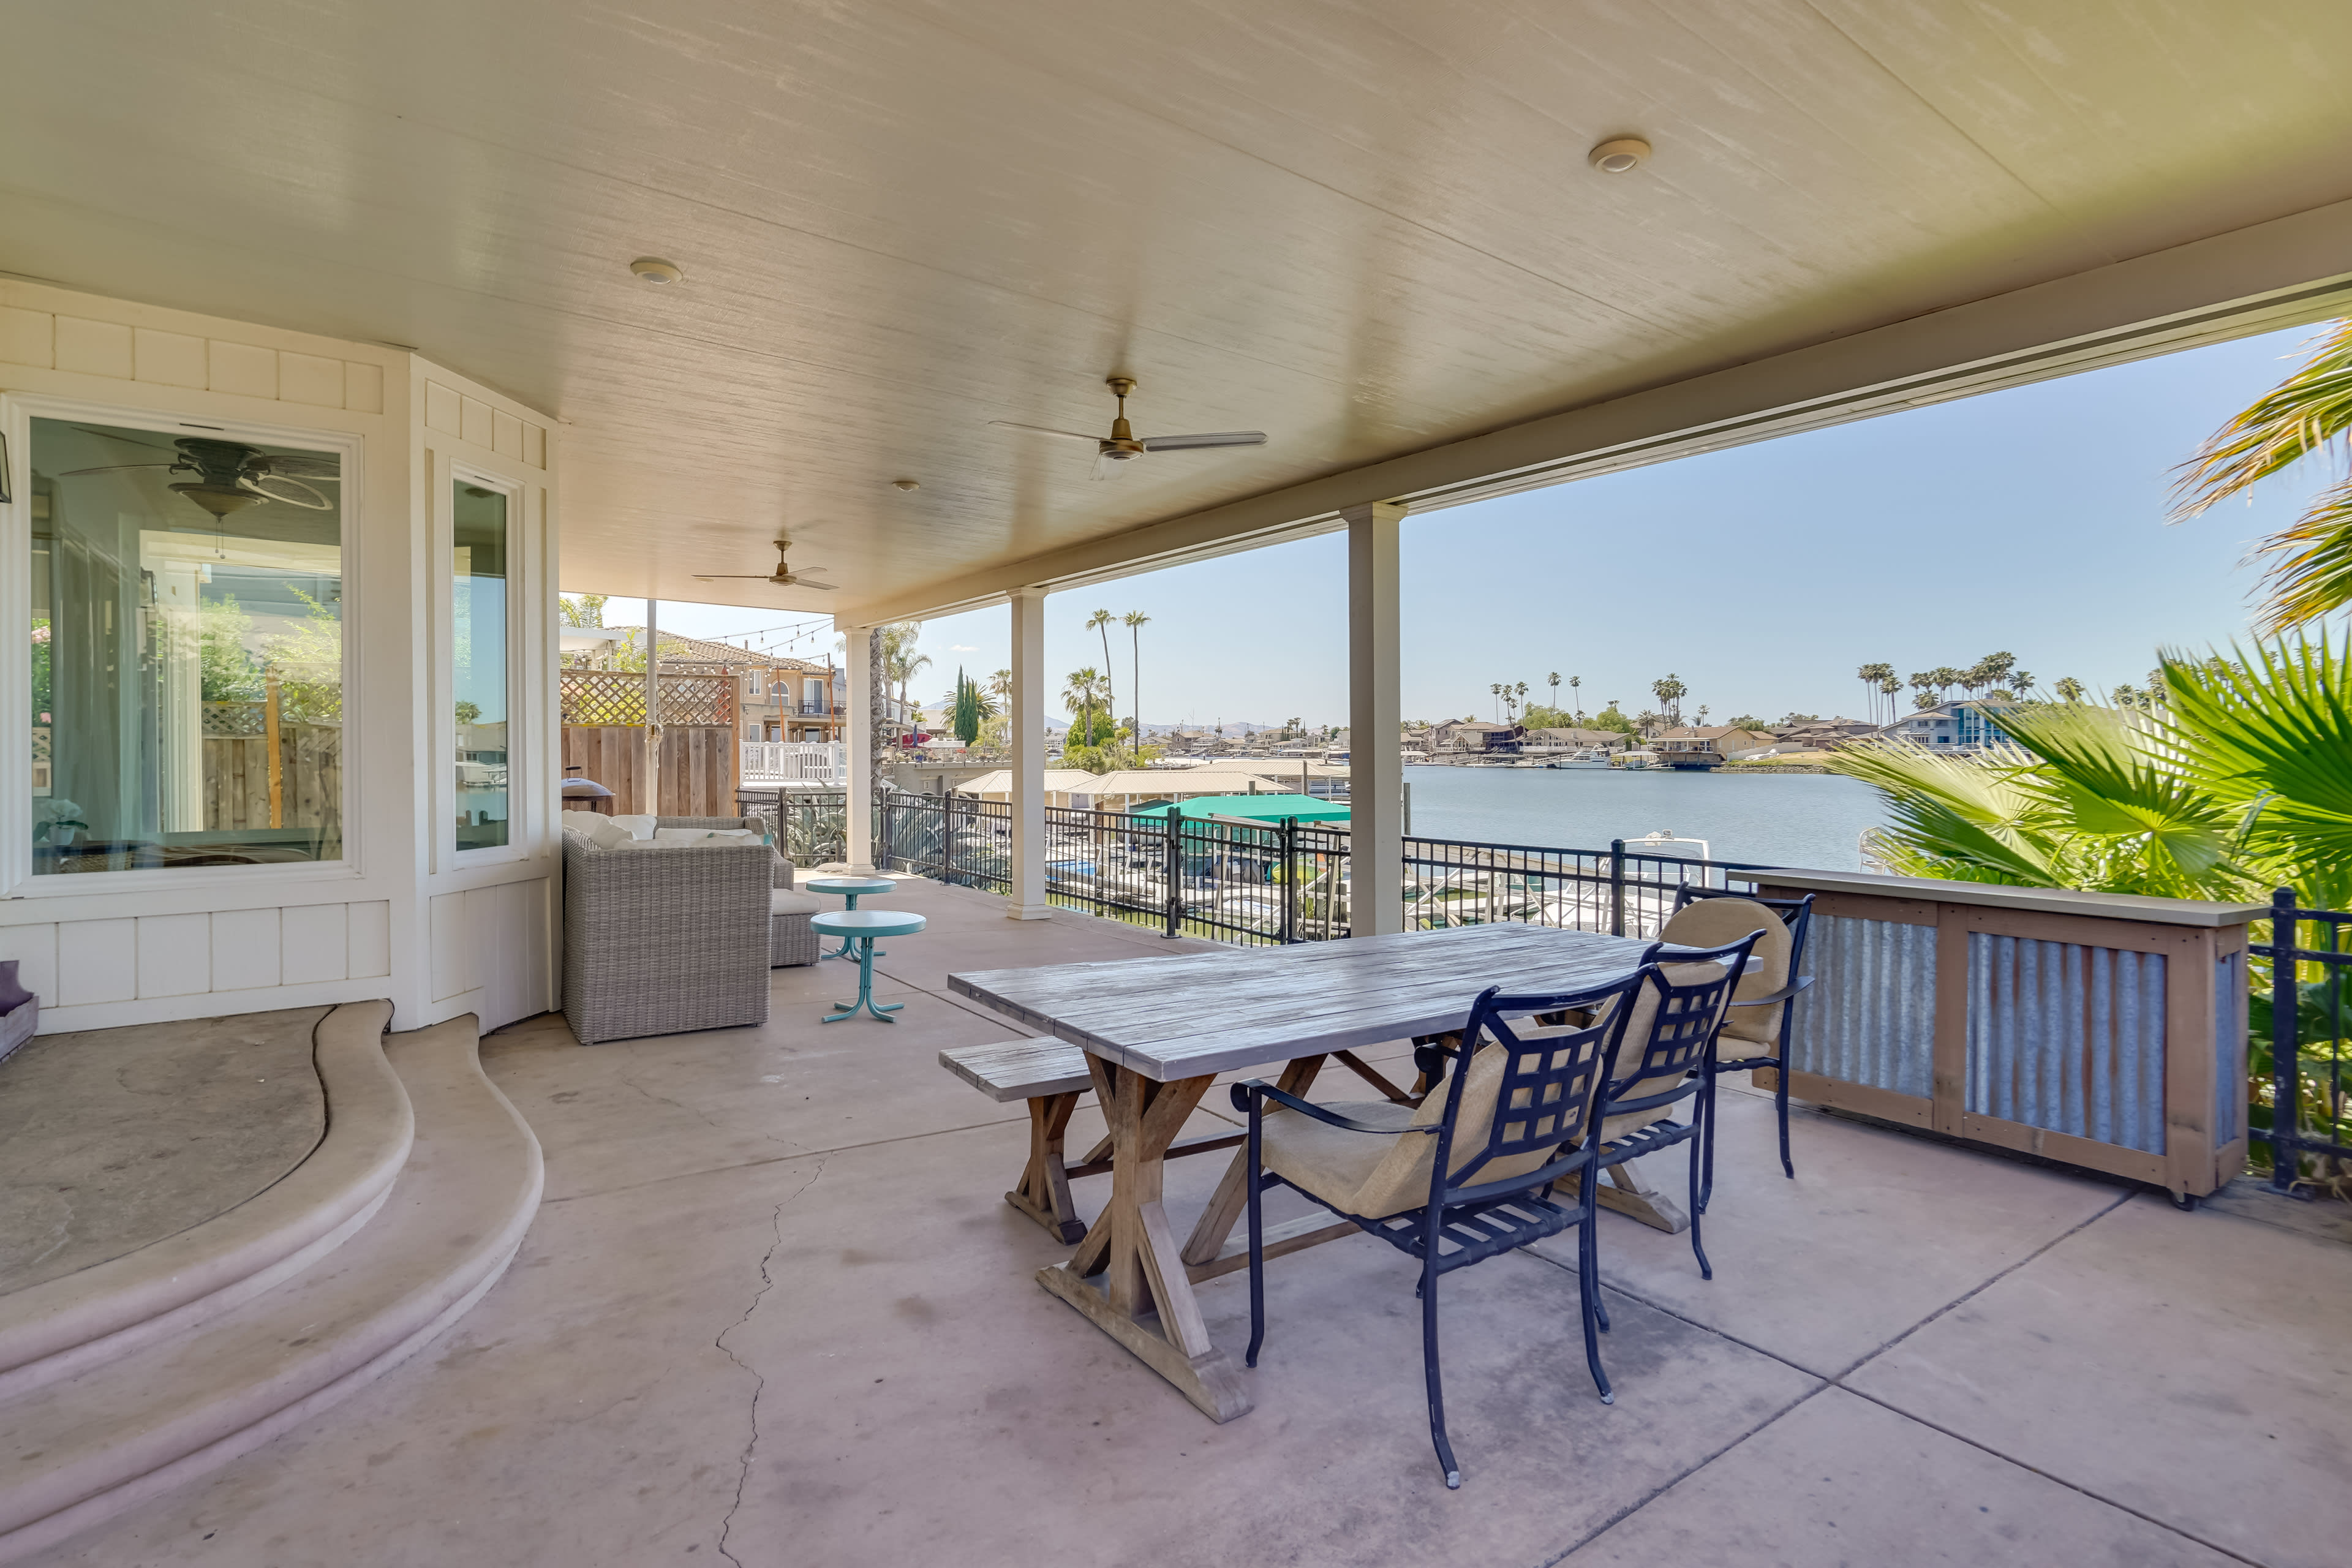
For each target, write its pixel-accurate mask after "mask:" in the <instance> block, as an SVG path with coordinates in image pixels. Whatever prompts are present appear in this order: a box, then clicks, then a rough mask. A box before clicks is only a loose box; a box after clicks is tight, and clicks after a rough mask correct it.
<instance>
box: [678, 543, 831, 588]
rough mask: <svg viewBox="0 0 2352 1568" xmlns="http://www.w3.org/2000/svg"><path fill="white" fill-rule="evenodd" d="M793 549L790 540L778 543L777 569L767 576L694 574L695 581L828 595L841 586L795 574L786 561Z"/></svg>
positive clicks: (815, 567)
mask: <svg viewBox="0 0 2352 1568" xmlns="http://www.w3.org/2000/svg"><path fill="white" fill-rule="evenodd" d="M792 548H793V542H792V541H791V540H789V539H779V540H777V541H776V569H775V570H774V571H773V572H771V573H768V574H765V575H762V574H760V573H757V572H698V573H696V574H694V580H695V581H696V582H698V583H773V584H775V585H776V586H777V587H779V588H821V589H823V590H824V592H826V593H828V594H830V593H832V592H833V591H834V590H835V588H838V587H839V586H841V584H838V583H819V582H815V581H813V580H812V579H811V577H810V575H809V572H794V571H793V568H792V565H791V563H789V562H787V561H786V560H785V559H784V557H785V556H786V555H787V554H789V553H791V552H792ZM809 571H810V572H822V571H824V567H822V566H814V567H811V568H810V569H809Z"/></svg>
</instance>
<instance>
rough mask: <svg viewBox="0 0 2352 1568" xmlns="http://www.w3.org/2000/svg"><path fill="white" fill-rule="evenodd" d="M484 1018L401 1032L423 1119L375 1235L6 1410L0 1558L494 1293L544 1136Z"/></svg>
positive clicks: (201, 1468)
mask: <svg viewBox="0 0 2352 1568" xmlns="http://www.w3.org/2000/svg"><path fill="white" fill-rule="evenodd" d="M478 1044H479V1042H478V1039H477V1037H476V1033H475V1026H474V1020H473V1019H472V1018H470V1017H467V1018H460V1019H456V1020H453V1021H452V1022H450V1023H447V1024H440V1025H436V1026H434V1027H432V1028H429V1029H422V1030H419V1031H417V1032H416V1033H415V1034H414V1035H408V1036H395V1037H393V1038H392V1040H391V1042H390V1044H389V1048H388V1051H387V1055H388V1057H389V1059H390V1060H391V1063H392V1066H393V1068H394V1070H395V1071H396V1072H397V1073H398V1075H399V1078H400V1081H401V1083H402V1084H403V1085H404V1086H405V1088H406V1090H407V1094H408V1098H409V1100H410V1102H411V1103H412V1105H413V1106H414V1108H415V1141H414V1143H413V1145H412V1147H411V1150H410V1153H409V1158H408V1162H407V1163H406V1165H405V1166H404V1168H403V1169H402V1171H401V1172H400V1174H399V1177H398V1179H397V1180H396V1181H395V1182H394V1184H393V1187H392V1191H391V1193H390V1194H389V1196H388V1198H387V1199H386V1200H385V1201H384V1203H383V1206H382V1208H381V1211H380V1212H379V1213H378V1214H377V1215H376V1216H375V1217H374V1219H373V1221H372V1222H370V1223H369V1224H368V1225H367V1226H365V1228H364V1229H363V1230H362V1231H361V1232H360V1233H359V1234H358V1235H357V1236H355V1237H352V1240H351V1241H350V1242H349V1243H348V1244H346V1245H345V1246H343V1247H339V1248H337V1249H336V1250H334V1251H333V1252H332V1253H331V1254H329V1255H328V1256H326V1257H325V1258H322V1259H321V1260H320V1261H319V1262H318V1263H316V1264H314V1265H313V1266H312V1267H310V1268H309V1269H307V1270H305V1271H304V1272H302V1273H301V1274H300V1275H299V1276H297V1277H296V1278H294V1279H289V1280H287V1281H285V1282H284V1283H281V1284H279V1285H278V1286H277V1287H276V1288H275V1289H270V1290H268V1291H266V1292H264V1293H262V1294H261V1295H259V1296H257V1297H255V1298H254V1299H252V1300H249V1301H247V1302H245V1303H244V1304H243V1305H241V1306H239V1307H237V1308H236V1309H235V1310H231V1311H229V1312H227V1313H225V1314H223V1315H221V1316H219V1317H217V1318H215V1320H214V1321H210V1322H207V1323H205V1324H204V1325H203V1326H202V1327H200V1328H198V1329H196V1330H195V1331H193V1332H189V1333H184V1334H181V1335H178V1336H176V1337H174V1338H172V1339H170V1340H167V1341H163V1342H158V1343H153V1344H150V1345H147V1346H144V1347H143V1348H142V1349H140V1350H138V1351H136V1352H132V1353H131V1354H130V1355H128V1356H125V1357H122V1358H120V1359H118V1360H115V1361H111V1362H109V1363H106V1364H104V1365H102V1366H98V1367H94V1368H90V1369H89V1370H86V1371H84V1372H82V1373H80V1374H79V1375H77V1376H75V1377H72V1378H69V1379H67V1380H65V1381H63V1382H58V1383H54V1384H47V1385H45V1386H43V1387H40V1388H37V1389H34V1390H32V1391H30V1392H29V1393H26V1394H22V1395H20V1396H19V1397H17V1398H16V1399H14V1400H10V1401H8V1402H7V1403H6V1404H5V1405H0V1562H8V1561H13V1560H15V1559H16V1558H19V1557H21V1556H23V1555H25V1554H26V1553H28V1552H35V1551H38V1550H40V1549H42V1548H45V1547H47V1546H49V1545H51V1544H53V1543H55V1542H58V1541H62V1540H64V1539H65V1538H66V1537H68V1536H69V1535H71V1534H72V1533H73V1532H74V1531H78V1530H80V1529H82V1528H84V1527H86V1526H88V1525H89V1524H93V1523H96V1522H97V1521H99V1520H100V1519H104V1518H107V1517H109V1516H110V1515H111V1514H114V1513H117V1512H119V1511H121V1510H123V1509H125V1508H129V1507H131V1506H132V1505H133V1504H135V1503H138V1502H142V1501H144V1500H146V1499H148V1498H150V1497H152V1496H155V1495H156V1494H158V1493H160V1492H162V1491H164V1490H166V1489H169V1488H171V1487H173V1486H177V1485H179V1484H180V1483H182V1482H183V1481H185V1480H188V1479H192V1478H193V1477H194V1476H197V1475H200V1474H202V1473H203V1472H205V1470H208V1469H210V1468H214V1467H215V1466H217V1465H220V1464H223V1463H226V1461H227V1460H229V1459H231V1458H235V1457H236V1455H238V1454H241V1453H244V1452H246V1451H247V1449H250V1448H253V1447H257V1446H259V1445H260V1444H262V1443H264V1442H267V1441H268V1439H269V1438H271V1437H273V1436H277V1435H278V1433H280V1432H282V1431H285V1430H287V1429H288V1428H289V1427H291V1426H295V1425H296V1424H298V1423H299V1422H300V1421H302V1420H303V1419H305V1418H306V1417H308V1416H310V1415H312V1414H314V1413H316V1412H317V1411H319V1410H321V1409H324V1408H325V1407H326V1406H327V1405H331V1404H332V1403H333V1402H334V1401H336V1400H338V1399H341V1398H342V1397H343V1396H344V1395H346V1394H350V1393H352V1391H353V1390H355V1389H357V1388H359V1387H361V1386H362V1385H363V1384H366V1383H367V1382H368V1381H369V1380H370V1379H372V1378H373V1377H376V1376H378V1375H381V1374H382V1373H383V1372H385V1371H386V1370H388V1369H389V1368H391V1367H393V1366H394V1365H396V1364H397V1363H399V1362H400V1361H401V1360H402V1359H403V1358H404V1357H405V1356H407V1355H408V1354H410V1353H411V1352H414V1351H415V1350H417V1349H419V1348H420V1347H422V1346H423V1345H424V1344H425V1342H427V1341H429V1340H430V1339H432V1337H433V1336H434V1335H435V1334H436V1333H438V1332H439V1331H441V1330H442V1329H443V1328H445V1327H446V1326H447V1325H448V1324H449V1323H450V1322H452V1321H455V1320H456V1319H457V1317H458V1316H459V1315H460V1314H462V1313H463V1312H464V1311H465V1310H466V1309H467V1308H468V1307H470V1306H471V1305H473V1303H474V1302H475V1301H476V1300H478V1299H479V1298H480V1297H481V1296H482V1294H483V1293H484V1292H485V1291H487V1290H488V1289H489V1288H490V1287H491V1286H492V1285H493V1284H495V1283H496V1282H497V1281H498V1278H499V1275H500V1274H501V1273H503V1272H504V1271H505V1268H506V1266H507V1264H508V1262H509V1260H510V1259H511V1258H513V1256H514V1253H515V1250H516V1248H517V1247H520V1245H521V1243H522V1237H523V1233H524V1231H525V1230H526V1229H527V1228H528V1227H529V1226H530V1218H531V1215H532V1214H533V1213H534V1212H535V1211H536V1210H537V1208H538V1206H539V1195H540V1188H541V1165H540V1152H539V1142H538V1140H537V1139H535V1138H534V1137H532V1136H531V1132H530V1128H529V1127H528V1126H526V1125H525V1124H524V1122H523V1121H522V1119H521V1117H520V1116H518V1115H517V1114H516V1113H515V1110H514V1108H513V1107H512V1106H510V1105H509V1104H508V1103H507V1100H506V1097H505V1096H504V1095H502V1094H500V1093H499V1091H498V1089H496V1088H495V1087H494V1086H493V1085H492V1084H491V1083H490V1081H489V1079H488V1078H486V1077H484V1076H483V1073H482V1070H481V1064H480V1061H479V1058H478Z"/></svg>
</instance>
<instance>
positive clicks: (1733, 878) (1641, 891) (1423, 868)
mask: <svg viewBox="0 0 2352 1568" xmlns="http://www.w3.org/2000/svg"><path fill="white" fill-rule="evenodd" d="M1404 862H1405V926H1406V929H1408V930H1412V931H1431V930H1435V929H1437V928H1439V927H1443V926H1454V925H1486V924H1489V923H1492V922H1494V921H1518V922H1520V923H1522V924H1528V925H1545V926H1557V927H1561V928H1563V929H1567V930H1571V931H1609V932H1611V933H1612V934H1613V935H1617V936H1654V935H1655V934H1657V931H1658V928H1659V927H1660V926H1662V925H1664V923H1665V921H1666V917H1667V916H1668V915H1669V914H1671V913H1673V912H1674V907H1675V893H1676V890H1677V889H1680V888H1682V887H1684V886H1685V884H1692V885H1696V886H1699V887H1705V888H1733V887H1747V886H1752V885H1753V879H1751V878H1749V877H1748V876H1746V875H1745V873H1747V872H1750V871H1759V870H1763V869H1765V868H1763V867H1760V866H1752V865H1749V864H1747V863H1746V862H1743V861H1736V860H1686V859H1683V858H1679V857H1676V856H1671V855H1644V854H1641V853H1638V852H1636V851H1632V850H1628V849H1627V848H1626V847H1625V841H1624V840H1623V839H1622V838H1617V839H1612V840H1611V841H1610V845H1609V847H1608V848H1606V849H1553V848H1547V847H1540V846H1537V845H1529V844H1480V843H1473V842H1465V841H1462V840H1457V839H1449V838H1408V839H1406V840H1405V841H1404Z"/></svg>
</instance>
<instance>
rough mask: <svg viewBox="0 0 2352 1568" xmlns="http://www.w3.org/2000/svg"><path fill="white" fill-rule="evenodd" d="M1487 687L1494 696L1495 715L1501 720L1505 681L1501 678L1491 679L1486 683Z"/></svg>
mask: <svg viewBox="0 0 2352 1568" xmlns="http://www.w3.org/2000/svg"><path fill="white" fill-rule="evenodd" d="M1486 689H1487V691H1488V692H1490V693H1491V694H1492V695H1493V696H1494V699H1495V717H1496V719H1497V720H1500V719H1501V718H1502V716H1503V683H1502V682H1501V681H1499V680H1490V681H1488V682H1487V683H1486Z"/></svg>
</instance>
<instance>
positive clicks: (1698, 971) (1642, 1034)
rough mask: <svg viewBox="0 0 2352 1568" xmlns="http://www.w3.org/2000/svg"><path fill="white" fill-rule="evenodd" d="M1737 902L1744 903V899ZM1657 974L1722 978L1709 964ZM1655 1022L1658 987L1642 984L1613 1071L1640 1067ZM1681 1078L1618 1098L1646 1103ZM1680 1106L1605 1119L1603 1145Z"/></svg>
mask: <svg viewBox="0 0 2352 1568" xmlns="http://www.w3.org/2000/svg"><path fill="white" fill-rule="evenodd" d="M1715 901H1717V902H1720V903H1729V902H1731V901H1732V900H1728V899H1723V900H1715ZM1739 901H1740V902H1742V903H1746V902H1747V900H1744V899H1743V900H1739ZM1693 907H1694V908H1696V907H1697V906H1693ZM1689 912H1690V911H1689V910H1685V911H1684V913H1685V914H1687V913H1689ZM1764 912H1765V913H1766V914H1768V915H1769V914H1770V913H1771V912H1772V911H1771V910H1765V911H1764ZM1750 929H1751V930H1752V929H1753V928H1752V927H1751V928H1750ZM1747 934H1748V932H1747V931H1741V932H1740V933H1739V934H1738V936H1735V937H1732V938H1731V939H1730V940H1731V941H1733V942H1738V940H1739V937H1742V936H1746V935H1747ZM1677 940H1679V939H1677ZM1689 945H1692V946H1696V945H1697V944H1696V943H1691V944H1689ZM1706 945H1707V946H1709V947H1721V946H1722V945H1724V944H1723V943H1722V942H1708V943H1707V944H1706ZM1658 973H1660V975H1662V976H1663V977H1664V980H1665V982H1666V984H1669V985H1704V984H1706V983H1707V982H1709V981H1713V980H1720V979H1721V978H1722V977H1723V970H1722V968H1721V967H1720V966H1719V965H1717V964H1713V963H1664V964H1660V965H1659V966H1658ZM1610 1005H1611V1006H1612V1007H1614V1006H1616V1005H1618V1004H1617V1003H1614V1002H1612V1003H1611V1004H1610ZM1657 1021H1658V988H1657V987H1656V986H1654V985H1653V984H1649V983H1648V982H1647V981H1644V982H1643V984H1642V986H1641V988H1640V989H1639V990H1637V991H1635V992H1634V993H1633V1016H1631V1017H1629V1018H1627V1019H1626V1020H1625V1033H1624V1036H1623V1040H1624V1043H1623V1044H1622V1045H1621V1046H1619V1047H1617V1070H1618V1071H1619V1072H1620V1073H1626V1072H1631V1071H1632V1070H1633V1068H1637V1067H1639V1066H1640V1065H1641V1061H1642V1053H1643V1050H1645V1049H1647V1048H1648V1047H1649V1043H1650V1031H1651V1029H1652V1028H1653V1027H1654V1026H1656V1024H1657ZM1684 1077H1685V1075H1684V1074H1682V1073H1673V1072H1669V1073H1659V1074H1657V1075H1656V1076H1654V1077H1652V1078H1645V1079H1643V1080H1642V1081H1641V1082H1639V1083H1637V1084H1633V1085H1632V1086H1630V1087H1629V1088H1627V1089H1626V1090H1625V1091H1624V1094H1623V1095H1622V1097H1621V1098H1622V1099H1626V1100H1647V1099H1648V1098H1649V1097H1650V1096H1652V1095H1654V1094H1664V1093H1665V1092H1666V1091H1667V1090H1669V1089H1673V1088H1674V1087H1675V1085H1676V1084H1678V1083H1680V1082H1681V1081H1682V1080H1683V1078H1684ZM1683 1103H1685V1102H1683V1101H1679V1100H1678V1101H1676V1102H1675V1103H1674V1104H1672V1105H1658V1106H1653V1107H1651V1108H1650V1109H1649V1110H1628V1111H1623V1112H1621V1113H1619V1114H1618V1115H1615V1116H1612V1117H1608V1118H1606V1119H1604V1120H1603V1121H1601V1142H1603V1143H1615V1142H1620V1141H1621V1140H1622V1139H1626V1138H1630V1137H1632V1136H1633V1134H1634V1133H1636V1132H1639V1131H1641V1130H1642V1129H1643V1128H1644V1127H1649V1126H1653V1125H1654V1124H1656V1123H1657V1122H1661V1121H1665V1120H1667V1119H1668V1118H1669V1117H1671V1116H1673V1115H1674V1113H1675V1111H1676V1110H1679V1109H1680V1108H1681V1106H1682V1105H1683Z"/></svg>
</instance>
